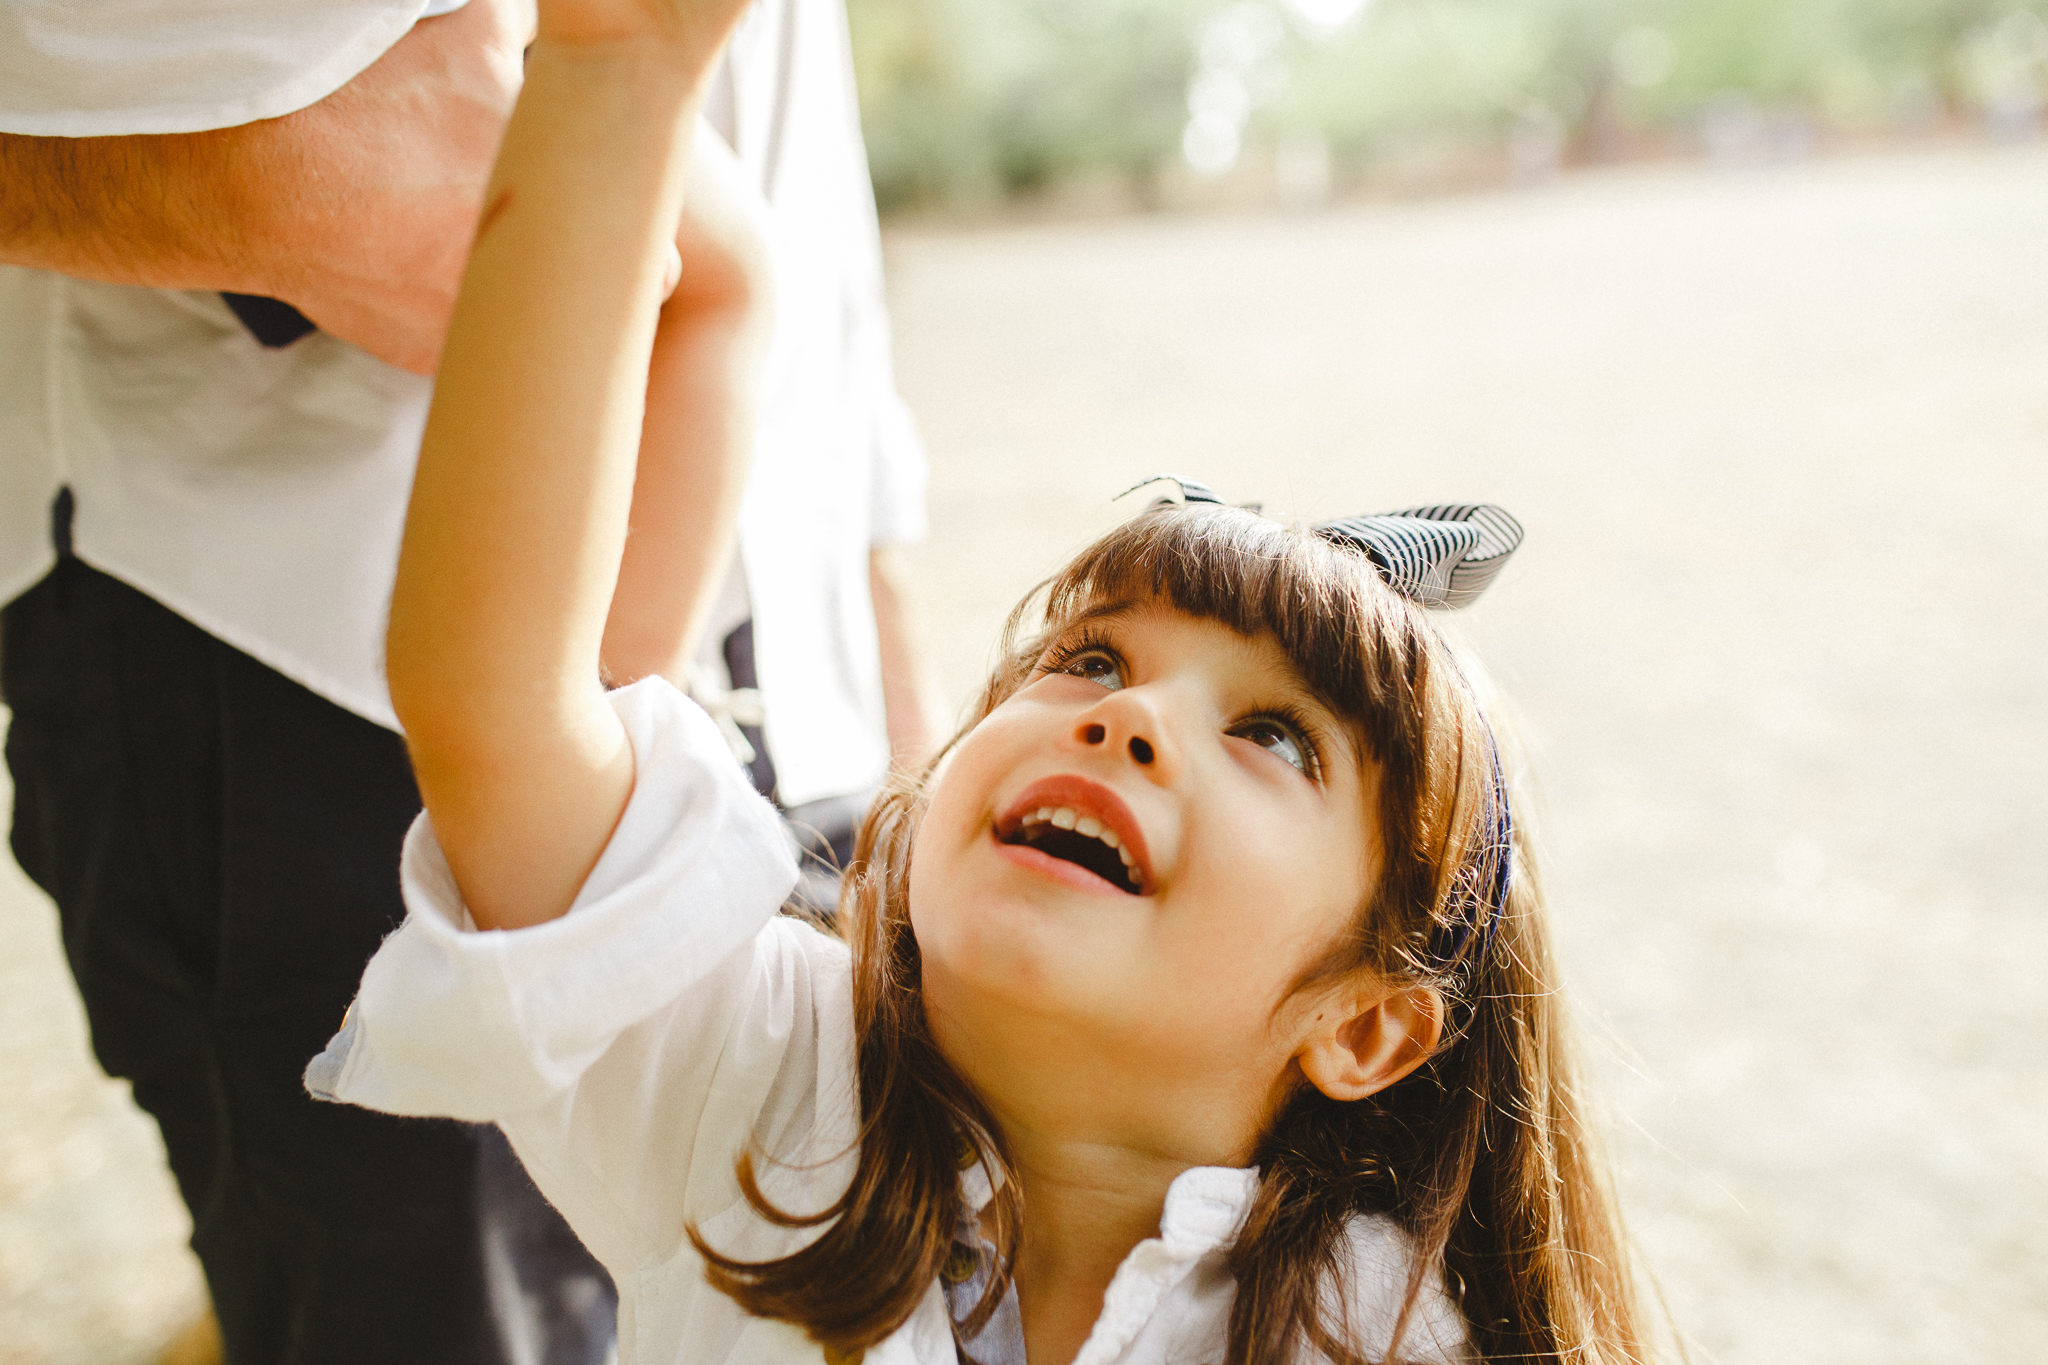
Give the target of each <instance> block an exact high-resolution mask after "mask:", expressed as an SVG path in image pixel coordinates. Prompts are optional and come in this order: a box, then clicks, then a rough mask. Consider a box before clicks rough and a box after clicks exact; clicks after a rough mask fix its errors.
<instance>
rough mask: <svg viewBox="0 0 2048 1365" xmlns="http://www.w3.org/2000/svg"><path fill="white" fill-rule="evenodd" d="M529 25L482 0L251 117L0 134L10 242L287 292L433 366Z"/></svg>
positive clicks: (5, 240)
mask: <svg viewBox="0 0 2048 1365" xmlns="http://www.w3.org/2000/svg"><path fill="white" fill-rule="evenodd" d="M532 25H533V11H532V8H531V5H530V3H529V0H470V3H469V4H468V5H466V6H465V7H464V8H462V9H460V10H457V11H456V12H454V13H453V14H449V15H446V16H444V17H441V18H436V19H426V20H422V21H421V22H420V23H419V24H418V25H416V26H415V27H414V28H413V30H412V31H411V32H410V33H408V34H407V35H406V36H405V37H404V38H402V39H400V40H399V42H398V43H397V44H396V45H395V46H394V47H393V48H392V49H391V50H390V51H389V52H387V53H385V54H384V55H383V56H382V57H381V58H379V59H378V60H377V61H376V62H375V63H373V64H372V65H371V66H370V67H369V68H368V69H366V70H365V71H363V72H362V73H361V74H360V75H358V76H357V77H356V78H355V79H354V80H352V81H350V82H349V83H348V84H347V85H345V86H343V87H342V88H341V89H340V90H337V91H336V92H335V93H334V94H332V95H330V96H328V97H327V98H326V99H324V100H321V101H320V102H319V103H317V104H314V105H311V106H309V107H307V108H305V109H301V110H299V111H298V112H296V113H293V114H288V115H286V116H284V117H283V118H276V119H266V120H263V121H261V122H258V123H251V124H245V125H243V126H241V127H236V128H222V129H217V130H214V131H210V132H203V133H177V134H164V135H156V136H130V137H97V138H52V137H21V136H12V135H0V261H6V262H8V263H11V264H16V265H27V266H34V267H37V268H40V269H45V270H55V271H58V272H60V273H63V274H67V275H75V276H79V277H82V278H86V279H98V280H107V281H110V282H113V283H117V284H144V285H155V286H160V287H164V288H173V289H219V290H228V291H232V292H235V293H245V294H263V295H268V296H270V297H273V298H280V299H283V300H285V301H286V302H288V303H291V304H292V305H294V306H295V307H297V308H298V309H299V311H300V312H302V313H304V314H306V316H307V317H309V318H311V319H312V320H313V321H314V322H316V323H318V324H319V325H320V327H321V328H323V329H324V330H326V331H327V332H329V333H332V334H333V335H335V336H338V337H340V338H342V339H343V340H345V341H350V342H353V343H355V344H356V345H358V346H361V347H362V348H363V349H365V350H367V351H369V352H370V353H371V354H373V355H376V356H378V357H379V358H381V359H383V360H386V361H389V362H390V363H392V364H394V365H399V366H403V367H404V368H406V369H408V370H412V371H414V372H416V373H419V374H430V373H432V372H433V370H434V367H435V364H436V363H437V361H438V359H439V357H440V353H441V343H442V340H443V338H444V337H445V336H446V333H447V329H448V318H449V315H450V313H451V312H452V311H453V309H454V305H455V292H456V288H457V286H458V285H459V284H460V282H461V279H462V271H463V266H464V264H465V262H466V261H467V259H468V256H469V246H470V241H471V238H472V236H473V235H474V232H475V227H476V219H477V214H478V211H479V209H480V208H481V206H482V202H483V193H484V187H485V184H486V182H487V181H488V179H489V177H490V172H491V163H492V159H493V157H494V156H495V154H496V151H497V146H498V139H499V136H500V135H501V134H502V133H503V131H504V126H505V120H506V117H507V116H508V115H509V114H510V112H511V108H512V102H513V100H514V98H515V97H516V96H517V94H518V90H519V84H520V54H521V51H522V49H523V48H524V46H525V43H526V41H527V39H528V37H529V36H530V35H531V33H532Z"/></svg>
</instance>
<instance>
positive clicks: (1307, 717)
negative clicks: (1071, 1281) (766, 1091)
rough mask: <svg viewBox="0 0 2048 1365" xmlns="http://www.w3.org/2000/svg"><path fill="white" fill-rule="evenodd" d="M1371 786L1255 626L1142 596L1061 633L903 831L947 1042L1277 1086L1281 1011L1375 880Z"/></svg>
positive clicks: (971, 737) (942, 1038) (940, 1028)
mask: <svg viewBox="0 0 2048 1365" xmlns="http://www.w3.org/2000/svg"><path fill="white" fill-rule="evenodd" d="M1372 784H1373V773H1372V770H1371V769H1370V767H1368V766H1367V765H1365V764H1364V763H1362V762H1361V760H1360V758H1359V755H1358V752H1357V748H1356V746H1355V744H1354V742H1353V740H1352V739H1351V737H1350V733H1349V731H1348V730H1347V729H1346V727H1344V726H1343V725H1342V724H1341V723H1340V722H1339V720H1338V719H1337V717H1336V716H1335V715H1333V714H1332V713H1331V712H1330V710H1329V709H1328V708H1327V707H1325V706H1324V705H1323V704H1322V703H1321V702H1319V701H1318V700H1317V699H1316V698H1315V697H1314V696H1313V695H1312V694H1311V693H1310V692H1309V691H1308V689H1307V688H1306V687H1305V686H1304V685H1303V684H1302V683H1301V681H1300V680H1299V679H1298V678H1297V677H1296V676H1295V673H1294V671H1293V669H1292V668H1291V667H1290V666H1289V665H1288V663H1287V660H1286V657H1285V656H1284V655H1283V654H1282V652H1281V650H1280V648H1279V646H1278V645H1277V644H1276V643H1275V642H1274V641H1273V640H1272V639H1271V638H1270V637H1260V638H1256V639H1246V638H1244V637H1242V636H1239V635H1236V634H1234V633H1233V632H1231V631H1230V630H1229V629H1228V628H1226V627H1224V626H1222V625H1218V624H1216V623H1214V622H1211V621H1206V620H1200V619H1196V618H1193V617H1189V616H1186V615H1183V614H1181V613H1179V612H1177V611H1175V610H1174V609H1172V608H1171V607H1168V606H1165V605H1161V604H1155V603H1138V604H1133V605H1125V606H1123V607H1121V608H1112V609H1103V610H1098V611H1096V612H1094V613H1092V614H1091V615H1089V616H1087V617H1085V618H1084V619H1082V620H1080V621H1078V622H1076V623H1075V624H1073V625H1071V626H1070V627H1069V628H1068V629H1067V630H1066V631H1065V632H1064V633H1063V634H1062V635H1061V636H1060V637H1059V638H1057V639H1056V640H1055V641H1054V642H1053V645H1052V647H1051V648H1050V649H1049V650H1048V651H1047V653H1046V654H1045V656H1044V657H1043V658H1042V659H1041V660H1040V661H1039V665H1038V668H1037V670H1036V671H1035V673H1034V675H1033V677H1032V678H1031V680H1030V681H1029V682H1028V683H1027V684H1026V685H1025V686H1024V687H1023V688H1022V689H1021V690H1019V691H1018V692H1017V693H1016V694H1015V695H1014V696H1012V697H1011V698H1010V699H1009V700H1008V701H1006V702H1004V703H1003V704H1002V705H1001V706H1000V707H998V708H997V709H996V710H995V711H994V712H993V713H991V714H990V715H989V716H988V718H987V719H985V720H984V721H982V723H981V724H980V725H978V726H976V727H975V728H974V730H973V731H972V732H971V733H969V734H968V735H967V736H966V737H965V738H964V739H963V740H962V741H961V742H960V743H959V745H958V746H956V747H955V749H954V750H953V752H952V753H951V754H950V755H949V756H948V758H947V760H946V762H945V763H944V764H943V765H942V767H941V769H940V771H939V773H938V775H937V777H936V779H935V781H934V784H933V788H932V794H931V799H930V804H929V806H928V808H927V811H926V814H925V817H924V819H923V822H922V824H921V825H920V827H919V830H918V833H917V841H916V846H915V850H914V854H913V857H912V860H911V875H910V907H911V921H912V925H913V928H914V930H915V932H916V935H917V941H918V945H919V949H920V952H921V955H922V958H923V962H924V982H923V989H924V998H925V1003H926V1007H927V1009H928V1011H929V1013H930V1017H931V1019H932V1023H933V1028H934V1032H935V1035H936V1036H937V1038H938V1039H939V1042H940V1045H941V1047H942V1048H944V1049H945V1050H946V1051H947V1052H948V1054H949V1055H953V1054H955V1053H957V1052H959V1051H961V1050H963V1049H965V1050H967V1051H970V1052H971V1051H972V1050H973V1049H974V1048H975V1047H976V1046H977V1044H976V1043H975V1042H974V1041H973V1040H974V1039H975V1038H977V1037H980V1038H983V1039H992V1038H994V1037H995V1036H996V1032H997V1031H998V1030H1004V1029H1007V1030H1010V1031H1012V1032H1014V1031H1016V1030H1026V1031H1029V1032H1032V1033H1034V1034H1035V1035H1037V1036H1041V1037H1043V1038H1044V1040H1045V1041H1046V1045H1047V1046H1048V1048H1050V1049H1052V1050H1054V1051H1058V1052H1063V1053H1073V1052H1075V1051H1077V1050H1078V1051H1082V1052H1086V1051H1091V1050H1097V1051H1101V1052H1103V1054H1104V1055H1107V1056H1113V1057H1115V1058H1116V1059H1118V1061H1119V1063H1120V1064H1122V1065H1125V1066H1128V1067H1130V1068H1132V1069H1133V1073H1134V1074H1138V1071H1139V1070H1140V1069H1142V1073H1143V1074H1145V1075H1151V1076H1157V1077H1159V1078H1160V1079H1170V1078H1172V1077H1173V1076H1182V1077H1186V1078H1198V1077H1215V1076H1218V1075H1222V1074H1229V1075H1235V1076H1238V1077H1239V1078H1241V1079H1242V1078H1250V1077H1257V1076H1263V1077H1265V1078H1266V1080H1265V1081H1264V1082H1263V1084H1264V1085H1266V1086H1268V1087H1270V1086H1271V1085H1272V1084H1274V1083H1275V1080H1276V1078H1278V1077H1279V1075H1280V1074H1281V1073H1282V1072H1284V1071H1285V1070H1286V1069H1287V1063H1288V1060H1289V1057H1290V1055H1291V1053H1292V1049H1293V1048H1294V1046H1295V1037H1294V1035H1292V1034H1290V1033H1289V1027H1290V1026H1289V1024H1288V1022H1287V1015H1288V1011H1286V1010H1284V1009H1283V1010H1280V1011H1279V1012H1278V1013H1277V1014H1276V1010H1275V1007H1276V1005H1280V1004H1281V1003H1282V1002H1283V1001H1286V1000H1287V999H1288V997H1289V991H1290V987H1291V985H1292V984H1293V983H1294V982H1295V981H1296V980H1297V978H1298V977H1299V975H1300V973H1301V972H1302V971H1303V970H1304V969H1305V968H1306V967H1308V966H1309V965H1310V964H1311V963H1313V962H1314V961H1315V960H1316V959H1317V958H1318V957H1319V956H1320V955H1321V954H1322V953H1323V952H1324V951H1325V950H1327V948H1328V947H1329V946H1330V945H1331V943H1332V942H1333V941H1334V939H1335V936H1336V935H1337V934H1339V933H1340V932H1342V931H1343V930H1344V929H1345V928H1346V926H1347V925H1349V924H1350V923H1351V922H1352V920H1353V919H1354V917H1355V916H1356V915H1357V913H1358V910H1359V907H1360V906H1361V905H1362V904H1363V902H1364V900H1365V898H1366V895H1367V892H1368V890H1369V888H1370V887H1371V885H1372V879H1373V876H1374V872H1375V865H1376V860H1377V854H1376V851H1375V849H1374V847H1373V841H1372V839H1371V836H1370V825H1369V821H1368V818H1367V815H1366V813H1367V812H1368V811H1369V810H1370V809H1372V797H1373V789H1372ZM954 1060H955V1062H956V1064H961V1065H962V1066H963V1069H964V1070H966V1071H967V1072H968V1073H969V1074H970V1075H972V1074H973V1073H974V1072H975V1071H976V1069H977V1068H976V1067H975V1066H974V1065H973V1058H972V1057H961V1056H957V1055H956V1056H954ZM1068 1060H1071V1057H1070V1058H1069V1059H1068Z"/></svg>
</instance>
